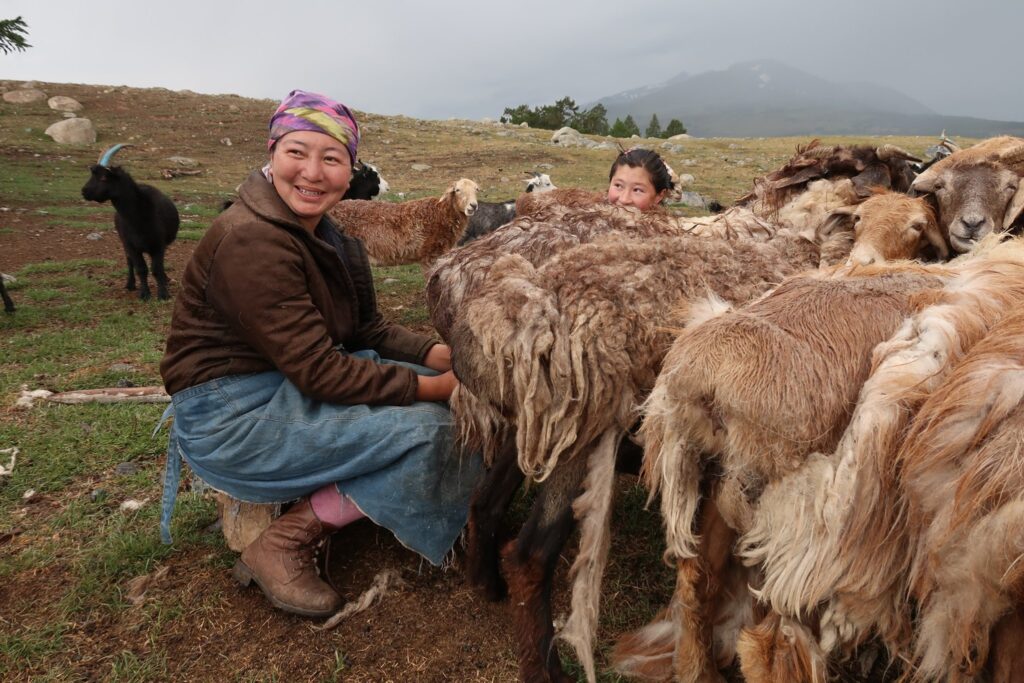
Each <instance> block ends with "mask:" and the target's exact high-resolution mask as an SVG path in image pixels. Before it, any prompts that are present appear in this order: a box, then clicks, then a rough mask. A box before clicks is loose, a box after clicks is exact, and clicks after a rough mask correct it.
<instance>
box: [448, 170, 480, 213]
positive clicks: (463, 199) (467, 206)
mask: <svg viewBox="0 0 1024 683" xmlns="http://www.w3.org/2000/svg"><path fill="white" fill-rule="evenodd" d="M479 191H480V186H479V185H477V184H476V183H475V182H473V181H472V180H470V179H469V178H460V179H459V180H456V181H455V182H454V183H452V185H451V186H450V187H449V188H448V189H447V190H445V193H444V194H443V195H441V199H439V200H438V204H443V203H444V202H451V203H452V205H453V206H454V207H455V208H456V210H458V211H459V213H462V214H464V215H466V216H472V215H473V214H474V213H476V207H477V199H476V195H477V193H478V192H479Z"/></svg>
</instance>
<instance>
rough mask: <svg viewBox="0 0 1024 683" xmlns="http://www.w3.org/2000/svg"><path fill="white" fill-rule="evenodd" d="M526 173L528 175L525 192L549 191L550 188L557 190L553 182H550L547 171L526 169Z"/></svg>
mask: <svg viewBox="0 0 1024 683" xmlns="http://www.w3.org/2000/svg"><path fill="white" fill-rule="evenodd" d="M526 175H528V176H530V177H529V178H528V179H527V180H526V181H525V182H526V191H527V192H537V193H541V192H550V191H551V190H557V189H558V188H557V187H555V184H554V183H553V182H551V176H549V175H548V174H547V173H537V172H536V171H533V172H530V171H526Z"/></svg>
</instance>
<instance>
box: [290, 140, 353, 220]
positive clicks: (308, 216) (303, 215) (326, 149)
mask: <svg viewBox="0 0 1024 683" xmlns="http://www.w3.org/2000/svg"><path fill="white" fill-rule="evenodd" d="M270 170H271V177H272V178H273V183H274V189H275V190H277V194H278V195H280V197H281V199H282V200H284V203H285V204H287V205H288V208H289V209H291V210H292V211H293V212H294V213H295V215H296V216H298V217H299V222H300V223H301V224H302V226H303V227H304V228H306V229H307V230H310V231H312V230H314V229H315V228H316V225H317V223H319V222H320V219H321V218H322V217H323V215H324V214H325V213H327V210H328V209H330V208H331V207H332V206H334V205H335V204H337V203H338V202H339V201H340V200H341V197H342V195H344V194H345V192H346V191H347V190H348V185H349V182H351V180H352V162H351V160H350V159H349V156H348V150H347V149H346V148H345V146H344V145H342V144H341V143H340V142H338V141H337V140H335V139H334V138H332V137H331V136H330V135H327V134H325V133H317V132H316V131H309V130H298V131H293V132H291V133H287V134H286V135H284V136H283V137H281V139H279V140H278V141H277V144H275V145H274V150H273V152H272V153H271V156H270Z"/></svg>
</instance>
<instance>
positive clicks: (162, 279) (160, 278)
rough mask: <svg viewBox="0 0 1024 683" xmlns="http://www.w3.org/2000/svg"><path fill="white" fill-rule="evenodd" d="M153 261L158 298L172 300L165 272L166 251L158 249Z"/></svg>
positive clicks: (154, 253) (152, 256)
mask: <svg viewBox="0 0 1024 683" xmlns="http://www.w3.org/2000/svg"><path fill="white" fill-rule="evenodd" d="M151 258H152V260H153V279H154V280H156V297H157V298H158V299H165V300H166V299H170V298H171V295H170V294H169V293H168V291H167V273H166V272H165V271H164V250H163V249H158V250H156V251H154V252H153V253H152V255H151Z"/></svg>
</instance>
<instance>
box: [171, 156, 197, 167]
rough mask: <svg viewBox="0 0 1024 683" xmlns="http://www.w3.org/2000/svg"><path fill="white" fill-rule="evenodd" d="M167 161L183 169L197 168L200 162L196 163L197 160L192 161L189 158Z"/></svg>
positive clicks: (175, 158)
mask: <svg viewBox="0 0 1024 683" xmlns="http://www.w3.org/2000/svg"><path fill="white" fill-rule="evenodd" d="M167 161H169V162H171V163H172V164H175V165H177V166H180V167H182V168H196V167H197V166H199V162H198V161H196V160H195V159H190V158H188V157H178V156H175V157H167Z"/></svg>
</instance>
